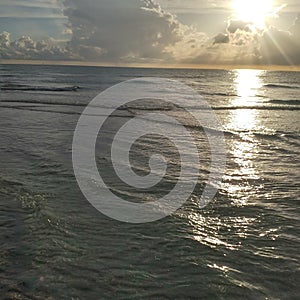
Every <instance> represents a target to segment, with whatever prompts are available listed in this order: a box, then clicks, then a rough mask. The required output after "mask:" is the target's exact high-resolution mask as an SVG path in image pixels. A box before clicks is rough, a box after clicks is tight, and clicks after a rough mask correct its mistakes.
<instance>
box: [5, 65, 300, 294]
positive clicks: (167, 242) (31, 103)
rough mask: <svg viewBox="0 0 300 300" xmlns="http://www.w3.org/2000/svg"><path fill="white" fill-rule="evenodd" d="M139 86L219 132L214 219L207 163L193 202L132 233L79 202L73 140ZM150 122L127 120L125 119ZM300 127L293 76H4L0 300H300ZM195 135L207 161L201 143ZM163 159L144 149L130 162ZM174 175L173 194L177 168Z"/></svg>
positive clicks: (46, 71)
mask: <svg viewBox="0 0 300 300" xmlns="http://www.w3.org/2000/svg"><path fill="white" fill-rule="evenodd" d="M137 77H162V78H170V79H175V80H178V81H181V82H182V83H184V84H186V85H188V86H190V87H192V88H194V89H195V90H196V91H198V92H199V94H200V95H202V96H203V97H204V98H205V99H206V100H207V101H208V103H209V104H210V105H211V107H212V108H213V110H214V111H215V113H216V114H217V116H218V117H219V119H220V122H221V124H222V126H223V128H224V134H225V138H226V144H227V152H228V153H227V167H226V174H225V175H224V179H223V183H222V187H221V189H220V190H219V192H218V194H217V195H216V197H215V199H214V201H212V202H211V203H210V204H209V205H208V206H207V207H205V208H204V209H199V207H198V205H197V201H198V199H199V195H200V194H201V191H202V189H203V183H201V178H202V179H203V182H204V179H205V177H206V176H207V173H208V170H209V152H207V151H206V150H205V149H203V151H202V153H201V158H202V162H203V163H202V164H201V168H200V182H199V186H197V188H196V190H195V192H194V193H193V196H192V197H191V199H190V200H188V201H187V203H186V204H185V205H184V206H183V207H182V208H181V209H180V210H178V211H177V212H176V213H175V214H173V215H172V216H169V217H166V218H165V219H162V220H160V221H157V222H153V223H148V224H140V225H131V224H126V223H120V222H118V221H115V220H111V219H109V218H108V217H106V216H104V215H102V214H101V213H99V212H98V211H97V210H96V209H95V208H93V207H92V206H91V205H90V203H89V202H88V201H87V200H86V199H85V198H84V196H83V195H82V193H81V191H80V189H79V187H78V185H77V183H76V179H75V177H74V173H73V168H72V139H73V133H74V129H75V127H76V124H77V121H78V119H79V117H80V114H81V112H82V111H83V110H84V108H85V106H86V105H87V104H88V103H89V102H90V101H91V100H92V99H93V98H94V97H95V96H96V95H97V94H99V93H100V92H101V91H103V90H105V89H106V88H108V87H111V86H113V85H114V84H117V83H119V82H122V81H124V80H128V79H131V78H137ZM187 105H188V103H187ZM147 109H151V110H153V107H150V108H148V107H146V106H145V107H142V108H135V107H131V108H128V109H126V108H125V109H123V110H124V111H123V112H122V114H120V115H119V116H118V118H129V117H130V116H132V115H137V114H140V113H141V110H142V111H147ZM193 109H195V110H197V109H201V108H200V107H199V108H197V107H194V108H193ZM155 110H156V111H161V112H164V111H165V110H166V109H165V108H164V107H162V108H160V107H156V108H155ZM169 110H172V108H169ZM299 113H300V73H297V72H277V71H258V70H229V71H227V70H185V69H178V70H175V69H134V68H100V67H74V66H30V65H0V155H1V156H0V157H1V160H0V197H1V198H0V199H1V200H0V226H1V230H0V241H1V243H0V294H1V296H0V298H1V299H141V298H145V299H299V295H300V280H299V278H300V263H299V259H300V252H299V249H300V231H299V229H300V224H299V220H300V206H299V195H300V193H299V183H300V150H299V147H300V136H299V135H300V118H299V116H300V115H299ZM186 122H187V124H185V125H187V126H189V125H193V124H189V122H190V120H186ZM189 129H190V130H191V131H192V132H193V135H194V136H196V137H198V139H197V140H198V141H199V145H198V146H199V147H200V148H201V143H202V142H201V141H202V140H203V130H202V129H201V128H199V127H197V126H189ZM174 130H176V128H175V127H174ZM162 147H165V148H164V151H165V152H167V153H168V151H169V150H168V145H165V146H162ZM157 148H158V142H157V141H155V137H152V138H151V137H148V138H146V139H144V140H143V141H140V144H139V145H137V147H136V148H135V149H133V151H136V155H137V156H138V155H140V154H142V153H143V152H142V150H141V149H152V150H153V151H155V150H156V149H157ZM169 153H172V151H171V150H170V151H169ZM103 159H104V158H103V157H97V161H98V162H99V163H101V160H103ZM136 163H137V165H138V166H137V167H138V168H140V171H141V172H147V167H146V166H145V165H144V164H142V160H141V161H137V162H136ZM170 168H171V169H170V171H171V175H170V177H169V178H168V182H169V183H170V184H171V185H172V184H173V183H174V182H173V181H175V180H176V178H175V177H174V178H173V177H172V168H174V172H175V171H176V170H178V166H177V165H176V159H175V160H174V161H173V164H172V166H171V167H170ZM102 170H103V169H102ZM108 170H109V169H108ZM104 172H105V168H104ZM175 173H176V172H175ZM105 176H106V177H107V181H108V182H111V184H112V186H113V187H112V188H113V189H115V192H116V193H119V194H120V193H122V191H121V190H120V186H119V185H118V184H116V183H115V178H114V177H113V174H112V173H110V172H109V171H107V174H106V175H105ZM114 184H115V185H114ZM160 192H161V191H160V190H155V189H153V190H151V195H152V196H155V195H156V194H157V195H159V193H160ZM130 193H131V192H130V190H128V191H126V193H124V194H126V196H127V197H129V198H134V200H136V201H144V200H145V197H146V195H144V194H143V193H139V194H136V193H135V194H132V195H131V194H130Z"/></svg>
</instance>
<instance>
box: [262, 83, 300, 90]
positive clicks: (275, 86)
mask: <svg viewBox="0 0 300 300" xmlns="http://www.w3.org/2000/svg"><path fill="white" fill-rule="evenodd" d="M264 87H266V88H273V89H300V86H294V85H284V84H273V83H269V84H265V85H264Z"/></svg>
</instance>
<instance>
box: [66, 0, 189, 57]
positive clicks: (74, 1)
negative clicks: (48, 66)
mask: <svg viewBox="0 0 300 300" xmlns="http://www.w3.org/2000/svg"><path fill="white" fill-rule="evenodd" d="M65 3H66V5H67V6H68V7H69V8H68V9H66V10H65V15H66V16H67V17H68V19H69V26H70V27H71V28H72V32H73V37H72V39H71V41H70V43H69V46H70V47H71V48H72V49H74V51H75V52H78V53H79V55H80V56H81V57H82V58H83V59H91V58H95V59H96V58H97V57H98V58H99V57H101V58H102V59H105V60H120V59H121V60H139V59H167V58H168V53H167V52H166V51H165V49H166V47H168V46H170V45H172V44H175V43H176V42H179V41H180V40H181V39H182V36H183V30H184V29H183V25H182V24H180V23H179V22H178V21H177V20H176V18H175V17H174V16H173V15H171V14H169V13H166V12H164V11H163V10H162V9H161V7H160V6H159V5H158V4H156V3H154V2H153V1H151V0H142V1H141V0H123V1H119V0H101V1H95V0H86V1H82V0H67V1H66V2H65ZM95 49H96V53H98V54H99V55H98V56H97V55H95V56H93V57H91V56H90V53H91V52H92V53H95Z"/></svg>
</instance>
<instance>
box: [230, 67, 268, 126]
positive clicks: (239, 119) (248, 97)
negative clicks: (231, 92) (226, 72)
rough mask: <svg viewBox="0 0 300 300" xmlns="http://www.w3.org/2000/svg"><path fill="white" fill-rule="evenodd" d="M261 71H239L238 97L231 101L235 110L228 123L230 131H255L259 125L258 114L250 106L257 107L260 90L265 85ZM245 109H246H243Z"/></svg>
mask: <svg viewBox="0 0 300 300" xmlns="http://www.w3.org/2000/svg"><path fill="white" fill-rule="evenodd" d="M262 74H263V71H260V70H237V71H236V76H235V82H234V84H235V89H236V93H237V97H236V98H234V99H232V100H231V106H232V107H234V108H236V109H234V110H233V112H232V113H231V116H230V120H229V123H228V125H227V126H228V128H229V129H234V130H239V131H245V130H252V129H254V128H255V127H256V126H257V125H258V124H257V112H256V110H254V109H249V106H253V105H257V104H258V98H257V95H258V94H259V90H260V89H261V88H262V86H263V84H262V81H261V75H262ZM243 107H244V108H245V109H243Z"/></svg>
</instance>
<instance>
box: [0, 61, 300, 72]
mask: <svg viewBox="0 0 300 300" xmlns="http://www.w3.org/2000/svg"><path fill="white" fill-rule="evenodd" d="M0 64H3V65H47V66H52V65H53V66H79V67H111V68H142V69H193V70H197V69H208V70H213V69H215V70H239V69H240V70H242V69H249V70H265V71H290V72H299V71H300V65H299V66H290V65H223V64H219V65H213V64H167V63H162V64H158V63H154V64H150V63H149V64H146V63H113V62H101V63H100V62H91V61H58V60H2V59H0Z"/></svg>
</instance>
